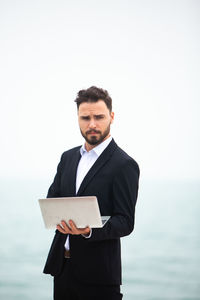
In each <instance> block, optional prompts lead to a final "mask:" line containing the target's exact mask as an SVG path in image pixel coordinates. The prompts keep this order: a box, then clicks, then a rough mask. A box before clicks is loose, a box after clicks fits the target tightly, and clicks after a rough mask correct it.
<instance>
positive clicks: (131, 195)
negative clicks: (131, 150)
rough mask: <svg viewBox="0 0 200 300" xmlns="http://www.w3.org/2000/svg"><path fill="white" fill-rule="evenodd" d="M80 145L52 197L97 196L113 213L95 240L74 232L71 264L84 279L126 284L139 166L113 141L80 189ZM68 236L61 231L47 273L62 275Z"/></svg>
mask: <svg viewBox="0 0 200 300" xmlns="http://www.w3.org/2000/svg"><path fill="white" fill-rule="evenodd" d="M79 160H80V147H76V148H73V149H71V150H69V151H66V152H64V153H63V155H62V157H61V161H60V163H59V165H58V169H57V174H56V176H55V178H54V181H53V183H52V185H51V186H50V188H49V191H48V195H47V197H70V196H96V197H97V199H98V203H99V207H100V212H101V215H105V216H106V215H109V216H111V218H110V220H109V221H108V222H107V223H106V224H105V225H104V227H103V228H93V229H92V236H91V238H89V239H86V238H84V237H83V236H82V235H80V236H76V235H70V236H69V238H70V256H71V258H70V265H71V266H72V271H73V275H74V276H75V277H76V278H77V279H78V280H79V281H81V282H83V283H94V284H121V253H120V237H123V236H126V235H128V234H130V233H131V232H132V230H133V228H134V215H135V204H136V200H137V193H138V179H139V167H138V165H137V163H136V162H135V161H134V160H133V159H132V158H131V157H130V156H128V155H127V154H126V153H125V152H124V151H123V150H122V149H120V148H119V147H118V146H117V144H116V143H115V142H114V140H112V141H111V142H110V144H109V145H108V147H107V148H106V149H105V150H104V151H103V153H102V154H101V155H100V156H99V158H98V159H97V161H96V162H95V163H94V165H93V166H92V167H91V169H90V170H89V172H88V173H87V175H86V176H85V178H84V180H83V182H82V184H81V186H80V188H79V191H78V193H77V194H76V191H75V183H76V170H77V166H78V162H79ZM65 241H66V235H64V234H62V233H60V232H59V231H58V230H56V234H55V237H54V240H53V242H52V245H51V248H50V251H49V255H48V258H47V261H46V265H45V268H44V273H47V274H51V275H52V276H57V275H59V274H60V272H61V270H62V266H63V262H64V244H65Z"/></svg>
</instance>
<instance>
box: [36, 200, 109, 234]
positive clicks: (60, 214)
mask: <svg viewBox="0 0 200 300" xmlns="http://www.w3.org/2000/svg"><path fill="white" fill-rule="evenodd" d="M39 205H40V209H41V213H42V217H43V221H44V225H45V227H46V228H47V229H51V228H54V229H55V228H56V225H57V224H60V222H61V221H62V220H64V221H65V222H66V223H67V224H68V221H69V220H72V221H74V223H75V224H76V226H77V228H85V227H87V226H89V227H90V228H101V227H103V226H104V225H105V224H106V222H107V221H108V220H109V218H110V216H101V215H100V210H99V205H98V201H97V197H95V196H87V197H60V198H45V199H39ZM68 225H69V224H68Z"/></svg>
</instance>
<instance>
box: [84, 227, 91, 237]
mask: <svg viewBox="0 0 200 300" xmlns="http://www.w3.org/2000/svg"><path fill="white" fill-rule="evenodd" d="M82 236H83V237H84V238H86V239H89V238H90V237H91V236H92V228H90V234H89V235H85V234H82Z"/></svg>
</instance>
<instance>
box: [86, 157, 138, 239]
mask: <svg viewBox="0 0 200 300" xmlns="http://www.w3.org/2000/svg"><path fill="white" fill-rule="evenodd" d="M139 173H140V171H139V167H138V165H137V163H136V162H135V161H134V160H131V159H130V160H128V161H126V163H125V164H124V165H123V166H122V167H121V168H120V170H119V171H118V172H117V174H116V175H115V176H114V179H113V184H112V199H111V201H112V204H113V215H112V217H111V218H110V220H109V221H108V222H107V223H106V224H105V226H104V227H103V228H93V230H92V236H91V238H89V239H87V241H88V242H92V241H97V240H107V239H117V238H120V237H123V236H126V235H128V234H130V233H131V232H132V231H133V228H134V221H135V205H136V201H137V195H138V181H139Z"/></svg>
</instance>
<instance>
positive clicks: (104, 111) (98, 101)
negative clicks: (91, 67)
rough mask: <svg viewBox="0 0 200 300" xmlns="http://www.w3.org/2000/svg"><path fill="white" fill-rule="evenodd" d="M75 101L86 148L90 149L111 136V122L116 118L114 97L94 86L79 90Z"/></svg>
mask: <svg viewBox="0 0 200 300" xmlns="http://www.w3.org/2000/svg"><path fill="white" fill-rule="evenodd" d="M75 102H76V103H77V108H78V121H79V126H80V131H81V134H82V136H83V137H84V138H85V141H86V149H87V150H90V149H92V148H94V147H95V146H96V145H98V144H100V143H101V142H103V141H104V140H106V139H107V138H108V137H109V136H110V124H111V123H112V122H113V119H114V113H113V112H112V99H111V98H110V96H109V94H108V92H107V91H105V90H103V89H99V88H97V87H94V86H93V87H90V88H89V89H87V90H81V91H79V92H78V96H77V98H76V100H75Z"/></svg>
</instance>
